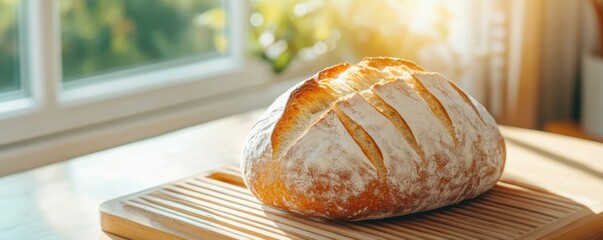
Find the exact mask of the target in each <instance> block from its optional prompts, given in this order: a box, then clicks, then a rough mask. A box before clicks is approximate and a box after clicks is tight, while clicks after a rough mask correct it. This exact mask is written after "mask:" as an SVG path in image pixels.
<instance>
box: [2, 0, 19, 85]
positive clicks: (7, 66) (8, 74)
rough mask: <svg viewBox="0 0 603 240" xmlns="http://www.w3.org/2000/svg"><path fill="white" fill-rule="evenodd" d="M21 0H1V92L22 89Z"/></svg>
mask: <svg viewBox="0 0 603 240" xmlns="http://www.w3.org/2000/svg"><path fill="white" fill-rule="evenodd" d="M18 9H19V1H16V0H0V93H6V92H11V91H16V90H19V89H21V85H22V84H21V80H20V78H21V74H20V70H19V69H20V64H19V61H20V55H19V52H20V49H19V48H20V44H19V37H18V36H19V21H18Z"/></svg>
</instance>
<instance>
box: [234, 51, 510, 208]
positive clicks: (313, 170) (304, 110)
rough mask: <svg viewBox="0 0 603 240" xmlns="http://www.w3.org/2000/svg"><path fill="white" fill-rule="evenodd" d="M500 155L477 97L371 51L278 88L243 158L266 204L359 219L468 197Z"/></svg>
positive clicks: (487, 180) (493, 172) (488, 177)
mask: <svg viewBox="0 0 603 240" xmlns="http://www.w3.org/2000/svg"><path fill="white" fill-rule="evenodd" d="M504 162H505V147H504V141H503V140H502V136H501V135H500V133H499V131H498V127H497V125H496V122H495V121H494V119H493V118H492V117H491V116H490V114H489V113H488V112H487V111H486V110H485V109H484V108H483V106H481V105H480V104H479V103H477V102H476V101H475V100H474V99H473V98H471V97H470V96H469V95H467V94H466V93H464V92H463V91H462V90H461V89H460V88H459V87H458V86H456V85H455V84H454V83H453V82H451V81H450V80H448V79H447V78H445V77H444V76H442V75H440V74H438V73H430V72H426V71H424V70H423V69H422V68H421V67H419V66H418V65H416V64H414V63H412V62H410V61H406V60H401V59H395V58H385V57H378V58H366V59H365V60H363V61H362V62H360V63H358V64H356V65H350V64H340V65H336V66H333V67H331V68H328V69H325V70H323V71H321V72H319V73H318V74H317V75H315V76H314V77H312V78H310V79H308V80H306V81H304V82H302V83H300V84H299V85H297V86H295V87H294V88H292V89H290V90H289V91H288V92H286V93H285V94H283V95H282V96H281V97H279V98H278V99H277V100H276V101H275V102H274V103H273V104H272V105H271V106H270V107H269V108H268V110H267V111H266V112H265V113H264V114H263V115H262V116H261V118H260V120H259V121H258V123H257V124H256V125H254V127H253V128H252V130H251V133H250V135H249V137H248V140H247V144H246V145H245V149H244V152H243V159H242V162H241V167H242V169H243V178H244V179H245V183H246V185H247V186H248V187H249V189H250V190H251V192H252V193H253V194H254V195H255V196H256V197H258V199H260V200H261V201H262V202H264V203H265V204H268V205H271V206H274V207H277V208H281V209H285V210H289V211H292V212H296V213H299V214H302V215H307V216H313V217H323V218H328V219H346V220H361V219H374V218H383V217H390V216H398V215H404V214H409V213H413V212H418V211H425V210H429V209H434V208H438V207H442V206H447V205H451V204H455V203H458V202H459V201H462V200H464V199H469V198H473V197H475V196H477V195H479V194H481V193H483V192H485V191H487V190H488V189H490V188H491V187H492V186H494V185H495V183H496V182H497V181H498V179H499V178H500V175H501V173H502V169H503V167H504Z"/></svg>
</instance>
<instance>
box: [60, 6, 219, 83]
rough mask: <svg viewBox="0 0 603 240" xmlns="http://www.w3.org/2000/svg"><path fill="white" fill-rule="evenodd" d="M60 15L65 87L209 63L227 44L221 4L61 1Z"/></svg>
mask: <svg viewBox="0 0 603 240" xmlns="http://www.w3.org/2000/svg"><path fill="white" fill-rule="evenodd" d="M60 11H61V58H62V63H63V64H62V72H63V78H62V80H63V82H65V83H73V82H78V81H82V79H86V77H90V76H95V75H102V74H106V73H111V72H116V71H120V70H124V69H132V68H136V67H141V66H144V65H149V64H157V63H165V62H168V61H170V60H175V59H181V60H182V59H184V60H185V61H189V62H191V61H197V60H203V59H209V58H213V57H217V56H220V55H223V53H224V52H225V51H226V46H227V45H228V43H227V42H226V37H225V36H224V32H223V31H222V29H223V25H225V16H224V11H223V8H222V1H220V0H202V1H198V0H184V1H152V2H149V1H141V0H134V1H121V0H108V1H106V0H104V1H99V0H95V1H84V0H62V1H61V2H60ZM181 62H182V61H179V62H178V63H181ZM107 79H108V78H104V80H107Z"/></svg>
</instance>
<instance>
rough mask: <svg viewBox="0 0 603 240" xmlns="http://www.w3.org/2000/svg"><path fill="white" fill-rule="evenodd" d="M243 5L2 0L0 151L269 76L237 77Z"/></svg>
mask: <svg viewBox="0 0 603 240" xmlns="http://www.w3.org/2000/svg"><path fill="white" fill-rule="evenodd" d="M244 9H246V6H245V5H244V4H233V3H231V2H230V1H225V0H179V1H161V0H157V1H143V0H132V1H121V0H0V149H2V147H4V146H7V145H8V144H14V143H18V142H22V141H25V140H29V139H34V138H37V137H41V136H46V135H51V134H55V133H59V132H64V131H68V130H74V129H80V128H82V127H87V126H92V125H94V124H99V123H104V122H107V121H112V120H116V119H123V118H125V117H129V116H134V115H137V114H141V113H147V112H151V111H158V110H160V109H166V108H170V107H173V106H176V105H179V104H184V103H188V102H191V101H197V100H199V99H202V98H207V97H210V96H214V95H217V94H220V93H225V92H229V91H233V90H236V89H241V88H244V87H249V86H253V85H255V84H259V83H263V82H266V80H265V79H260V80H246V79H245V78H244V77H242V76H245V75H249V74H248V73H245V71H248V69H243V64H242V62H243V61H245V60H244V54H243V44H244V43H243V41H242V40H243V38H244V35H243V32H244V26H245V24H244V22H245V21H246V19H245V17H243V15H245V14H246V13H245V10H244ZM225 83H228V84H225ZM0 158H1V157H0ZM0 164H2V163H1V161H0Z"/></svg>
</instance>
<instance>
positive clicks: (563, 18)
mask: <svg viewBox="0 0 603 240" xmlns="http://www.w3.org/2000/svg"><path fill="white" fill-rule="evenodd" d="M497 3H498V5H497V6H496V8H495V9H498V10H499V11H504V12H505V16H506V19H508V21H506V22H505V24H506V27H507V29H508V34H507V35H506V36H507V37H506V39H505V43H506V46H507V48H508V50H507V52H506V55H505V57H506V58H505V60H506V64H505V65H504V67H503V68H500V69H499V70H498V71H500V70H502V71H503V73H500V74H498V75H502V76H504V77H503V80H502V81H500V82H497V81H493V80H492V78H490V79H489V81H490V89H489V91H488V93H489V94H490V95H491V96H498V97H497V98H491V100H490V101H489V102H488V107H490V108H491V109H492V110H491V111H492V112H493V113H494V115H495V116H496V118H497V119H498V121H499V123H501V124H506V125H512V126H519V127H526V128H541V127H542V125H543V124H544V123H546V122H549V121H554V120H563V119H571V118H575V116H576V112H577V109H578V107H579V106H578V105H577V102H576V100H577V71H578V62H579V61H578V59H579V53H580V51H579V42H580V41H579V40H580V29H581V28H580V14H581V10H582V9H581V3H582V2H581V1H566V0H511V1H498V2H497ZM490 71H497V69H496V68H491V69H490Z"/></svg>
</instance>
